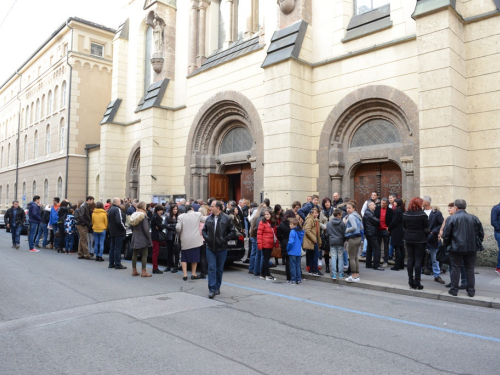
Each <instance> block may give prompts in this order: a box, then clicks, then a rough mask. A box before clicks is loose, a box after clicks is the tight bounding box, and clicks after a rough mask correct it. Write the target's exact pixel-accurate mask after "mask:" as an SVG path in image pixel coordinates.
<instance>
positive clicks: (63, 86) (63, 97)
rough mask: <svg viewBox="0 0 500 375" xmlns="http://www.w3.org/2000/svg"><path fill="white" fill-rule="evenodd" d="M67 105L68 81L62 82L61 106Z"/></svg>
mask: <svg viewBox="0 0 500 375" xmlns="http://www.w3.org/2000/svg"><path fill="white" fill-rule="evenodd" d="M65 105H66V81H64V82H63V84H62V92H61V108H62V107H64V106H65Z"/></svg>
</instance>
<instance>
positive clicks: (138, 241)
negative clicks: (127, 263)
mask: <svg viewBox="0 0 500 375" xmlns="http://www.w3.org/2000/svg"><path fill="white" fill-rule="evenodd" d="M130 227H131V228H132V241H131V242H130V247H131V248H132V249H144V248H149V247H151V246H153V243H152V242H151V233H150V232H149V218H148V216H147V215H146V214H145V213H144V212H139V211H136V212H134V213H133V214H132V215H131V216H130Z"/></svg>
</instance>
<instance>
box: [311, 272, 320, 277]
mask: <svg viewBox="0 0 500 375" xmlns="http://www.w3.org/2000/svg"><path fill="white" fill-rule="evenodd" d="M312 275H313V276H316V277H319V276H323V274H322V273H321V272H319V271H318V272H314V273H313V274H312Z"/></svg>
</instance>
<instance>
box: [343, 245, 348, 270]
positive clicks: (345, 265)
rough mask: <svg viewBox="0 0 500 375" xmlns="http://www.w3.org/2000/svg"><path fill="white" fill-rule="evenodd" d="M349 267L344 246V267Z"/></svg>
mask: <svg viewBox="0 0 500 375" xmlns="http://www.w3.org/2000/svg"><path fill="white" fill-rule="evenodd" d="M348 267H349V254H347V250H346V249H345V248H344V268H348Z"/></svg>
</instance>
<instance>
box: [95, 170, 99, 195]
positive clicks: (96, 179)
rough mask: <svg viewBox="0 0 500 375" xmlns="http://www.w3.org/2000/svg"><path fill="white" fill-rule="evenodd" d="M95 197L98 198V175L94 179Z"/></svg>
mask: <svg viewBox="0 0 500 375" xmlns="http://www.w3.org/2000/svg"><path fill="white" fill-rule="evenodd" d="M95 196H96V197H98V196H99V175H97V177H96V178H95Z"/></svg>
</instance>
